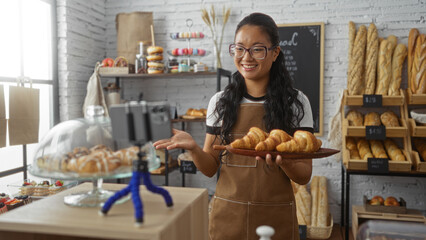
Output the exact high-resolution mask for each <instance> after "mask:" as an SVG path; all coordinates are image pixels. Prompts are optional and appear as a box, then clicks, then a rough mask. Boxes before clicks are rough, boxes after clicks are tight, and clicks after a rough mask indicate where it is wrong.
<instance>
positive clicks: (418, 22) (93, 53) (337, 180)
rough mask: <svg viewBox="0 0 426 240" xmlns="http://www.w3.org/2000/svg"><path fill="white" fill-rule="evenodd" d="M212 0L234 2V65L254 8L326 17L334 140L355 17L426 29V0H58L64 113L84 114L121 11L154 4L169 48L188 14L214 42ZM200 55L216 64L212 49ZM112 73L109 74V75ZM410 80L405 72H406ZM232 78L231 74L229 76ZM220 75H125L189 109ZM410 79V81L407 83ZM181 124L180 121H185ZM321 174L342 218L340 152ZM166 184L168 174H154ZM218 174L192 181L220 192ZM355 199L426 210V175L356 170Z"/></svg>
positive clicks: (304, 18) (199, 136)
mask: <svg viewBox="0 0 426 240" xmlns="http://www.w3.org/2000/svg"><path fill="white" fill-rule="evenodd" d="M211 3H215V5H217V6H220V7H222V5H226V6H231V7H232V13H231V16H230V20H229V23H228V25H227V27H226V31H225V36H224V40H223V42H224V44H223V48H222V49H223V51H222V56H223V57H222V61H223V66H224V68H226V69H229V70H232V71H234V70H235V68H234V66H233V63H232V61H231V59H230V58H229V57H227V56H228V55H227V53H226V51H227V47H226V46H227V45H228V44H229V43H231V42H232V40H233V36H234V31H235V27H236V25H237V23H238V22H239V21H240V20H241V19H242V18H243V17H244V16H246V15H247V14H249V13H251V12H264V13H266V14H269V15H271V16H272V17H273V18H274V19H275V21H276V22H277V23H278V24H283V23H296V22H317V21H322V22H325V23H326V25H325V56H324V58H325V66H324V121H325V122H324V129H325V134H324V137H322V138H321V139H322V140H323V142H324V144H325V146H328V142H327V141H326V136H327V134H328V127H329V124H328V121H329V119H330V118H331V117H332V115H333V114H334V113H335V109H336V104H337V102H338V90H339V89H344V88H346V69H347V44H348V41H347V35H348V28H347V23H348V21H350V20H351V21H354V22H355V23H357V25H358V26H359V25H360V24H366V25H368V24H369V23H371V22H374V23H375V24H376V26H377V28H378V30H379V36H380V37H387V36H388V35H390V34H394V35H396V36H397V37H398V38H399V41H400V42H402V43H405V44H407V36H408V32H409V29H410V28H413V27H416V28H419V30H420V32H423V33H426V24H425V21H426V19H425V15H426V3H425V1H424V0H392V1H385V0H359V1H349V0H347V1H343V0H320V1H319V0H299V1H289V0H285V1H283V0H264V1H260V2H258V1H253V0H247V1H242V0H240V1H231V2H230V3H229V1H225V0H223V1H197V0H179V1H177V0H176V1H173V0H159V1H152V0H149V1H148V0H143V1H135V0H123V1H113V0H106V1H105V0H96V1H83V0H78V1H77V0H72V1H65V0H61V1H58V34H59V41H58V42H59V46H58V50H59V51H58V52H59V76H60V84H59V87H60V89H59V91H60V106H61V111H60V116H61V120H67V119H72V118H75V117H80V116H81V115H82V114H81V106H82V104H83V100H84V96H85V93H86V90H85V87H86V83H87V80H88V79H89V77H90V75H91V73H92V71H93V67H94V65H95V62H96V61H98V60H101V59H103V58H104V57H105V56H109V57H116V31H115V16H116V14H118V13H121V12H133V11H152V12H154V25H155V26H154V29H155V38H156V42H157V44H158V45H160V46H163V47H164V48H166V49H172V48H175V47H185V46H186V43H184V42H177V41H173V40H171V39H170V37H169V34H170V33H172V32H179V31H187V27H186V25H185V20H186V19H187V18H192V19H193V21H194V26H193V27H192V30H194V31H202V32H204V33H205V34H206V36H207V37H206V38H205V39H204V40H202V41H193V42H192V46H193V47H200V48H205V49H212V48H213V46H212V42H211V40H210V37H211V36H210V32H209V29H208V28H207V27H206V25H205V24H204V23H203V21H202V20H201V15H200V11H199V10H200V8H201V7H202V6H203V5H206V6H210V4H211ZM201 61H203V62H205V63H207V64H210V65H212V64H213V55H210V56H207V57H205V58H203V59H201ZM109 80H112V79H105V80H103V82H104V83H105V82H106V81H109ZM405 81H406V80H405ZM225 82H226V81H224V83H225ZM215 84H216V80H215V77H201V78H194V77H188V78H185V79H180V78H172V79H146V80H142V79H135V80H126V81H125V82H124V84H123V87H124V89H123V94H124V97H125V98H127V99H130V98H136V97H137V95H138V93H139V92H140V91H143V92H144V94H145V95H144V96H145V99H147V100H167V101H169V102H171V103H175V104H176V106H177V107H178V111H179V112H180V113H183V112H184V111H185V110H186V109H187V108H188V107H205V106H206V105H207V103H208V100H209V98H210V97H211V96H212V95H213V94H214V92H215V91H216V85H215ZM404 84H405V85H406V82H404V83H403V85H404ZM179 126H180V125H177V126H176V127H179ZM187 129H188V130H189V131H190V132H191V134H193V135H194V137H195V138H196V140H197V142H198V143H199V144H200V145H202V143H203V140H204V132H205V126H204V125H203V124H201V123H193V124H189V125H188V126H187ZM314 175H325V176H327V177H328V179H329V182H328V183H329V184H328V186H329V196H330V197H329V199H330V200H329V202H330V211H331V212H332V214H333V216H334V219H335V222H339V221H340V193H341V169H340V162H339V161H336V160H334V159H321V160H314ZM180 179H181V175H180V174H179V173H178V172H177V171H175V172H173V173H172V174H171V180H170V181H171V184H172V185H175V186H180V184H181V182H180ZM154 180H155V181H156V182H157V183H158V184H161V183H163V181H164V178H163V177H154ZM215 180H216V178H211V179H209V178H207V177H205V176H202V175H201V174H199V173H198V174H197V175H187V179H186V184H187V186H192V187H207V188H208V189H209V192H210V193H213V192H214V186H215ZM351 189H352V191H351V204H361V201H362V195H363V194H367V195H368V196H372V195H376V194H381V195H384V196H388V195H395V196H400V197H403V198H404V199H405V200H406V201H407V206H409V207H410V208H416V209H420V210H425V209H426V205H425V199H426V180H425V179H421V178H398V177H366V176H353V177H352V178H351Z"/></svg>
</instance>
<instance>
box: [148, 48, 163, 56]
mask: <svg viewBox="0 0 426 240" xmlns="http://www.w3.org/2000/svg"><path fill="white" fill-rule="evenodd" d="M146 51H147V53H148V54H149V55H152V54H155V53H163V48H162V47H160V46H150V47H148V49H147V50H146Z"/></svg>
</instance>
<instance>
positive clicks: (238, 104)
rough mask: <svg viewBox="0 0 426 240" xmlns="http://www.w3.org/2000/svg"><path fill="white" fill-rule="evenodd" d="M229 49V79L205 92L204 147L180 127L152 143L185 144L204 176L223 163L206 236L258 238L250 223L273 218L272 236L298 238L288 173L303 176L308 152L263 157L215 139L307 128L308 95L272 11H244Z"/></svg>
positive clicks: (269, 221)
mask: <svg viewBox="0 0 426 240" xmlns="http://www.w3.org/2000/svg"><path fill="white" fill-rule="evenodd" d="M229 51H230V54H231V56H232V57H233V59H234V64H235V66H236V67H237V70H238V71H237V72H236V73H234V74H233V79H234V81H233V83H232V84H230V85H228V86H227V87H226V88H225V90H224V91H223V92H219V93H217V94H216V95H214V96H213V97H212V98H211V100H210V103H209V106H208V111H207V116H208V118H207V134H206V139H205V143H204V148H203V149H201V148H200V147H199V146H198V145H197V143H196V142H195V141H194V139H193V138H192V137H191V136H190V135H189V134H188V133H186V132H183V131H178V130H174V136H173V137H172V138H171V139H165V140H160V141H157V142H156V143H154V146H156V147H157V148H167V149H174V148H183V149H186V150H187V151H188V152H189V153H191V155H192V158H193V160H194V163H195V165H196V166H197V168H198V169H199V170H200V171H201V172H202V173H203V174H205V175H206V176H208V177H212V176H213V175H214V174H215V173H216V172H217V170H218V169H219V166H220V163H222V166H221V168H220V177H219V181H218V183H217V186H216V193H215V196H214V198H213V200H212V201H213V203H212V210H211V214H210V225H209V236H210V238H211V239H258V237H257V235H256V233H255V229H256V228H257V227H258V226H260V225H270V226H272V227H273V228H274V229H275V232H276V233H275V235H274V239H299V233H298V224H297V219H296V206H295V202H294V196H293V190H292V188H291V184H290V179H291V180H293V181H295V182H296V183H299V184H306V183H308V182H309V180H310V177H311V173H312V160H311V159H305V160H295V161H283V160H282V158H281V156H277V158H276V159H272V158H271V156H270V155H267V156H266V158H265V159H262V158H260V157H256V158H254V157H247V156H241V155H235V154H231V153H229V154H225V155H223V156H220V152H219V151H216V150H213V145H218V144H229V143H230V142H232V141H233V140H234V139H237V138H241V137H243V136H244V135H245V134H246V133H247V132H248V130H249V128H250V127H253V126H257V127H259V128H262V129H263V130H264V131H267V132H269V131H270V130H272V129H277V128H279V129H282V130H285V131H286V132H288V133H289V134H293V132H294V131H295V130H297V129H300V128H303V129H304V130H310V131H313V129H312V127H313V121H312V112H311V107H310V104H309V101H308V99H307V98H306V96H305V95H304V94H303V93H301V92H300V91H298V90H296V89H294V88H293V87H292V83H291V79H290V77H289V74H288V72H287V71H286V68H285V61H284V55H283V53H282V52H281V49H280V47H279V36H278V29H277V26H276V24H275V22H274V20H273V19H272V18H271V17H269V16H267V15H265V14H261V13H253V14H251V15H249V16H247V17H245V18H244V19H243V20H242V21H241V22H240V23H239V24H238V26H237V29H236V32H235V43H234V44H231V45H230V47H229ZM219 159H221V160H219Z"/></svg>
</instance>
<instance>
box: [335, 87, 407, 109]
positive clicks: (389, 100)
mask: <svg viewBox="0 0 426 240" xmlns="http://www.w3.org/2000/svg"><path fill="white" fill-rule="evenodd" d="M404 101H405V100H404V92H403V91H402V90H400V95H399V96H383V97H382V105H383V106H402V105H404V103H405V102H404ZM343 104H344V105H346V106H362V105H363V96H362V95H353V96H350V95H349V93H348V90H345V92H344V96H343Z"/></svg>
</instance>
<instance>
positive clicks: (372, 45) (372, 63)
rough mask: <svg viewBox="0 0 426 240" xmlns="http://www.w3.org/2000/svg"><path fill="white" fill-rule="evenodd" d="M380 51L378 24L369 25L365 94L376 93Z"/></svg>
mask: <svg viewBox="0 0 426 240" xmlns="http://www.w3.org/2000/svg"><path fill="white" fill-rule="evenodd" d="M378 51H379V39H378V35H377V28H376V25H374V24H373V23H371V24H370V26H369V27H368V32H367V49H366V52H367V53H366V55H367V56H366V60H365V61H366V69H365V94H374V91H375V89H376V68H377V54H378Z"/></svg>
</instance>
